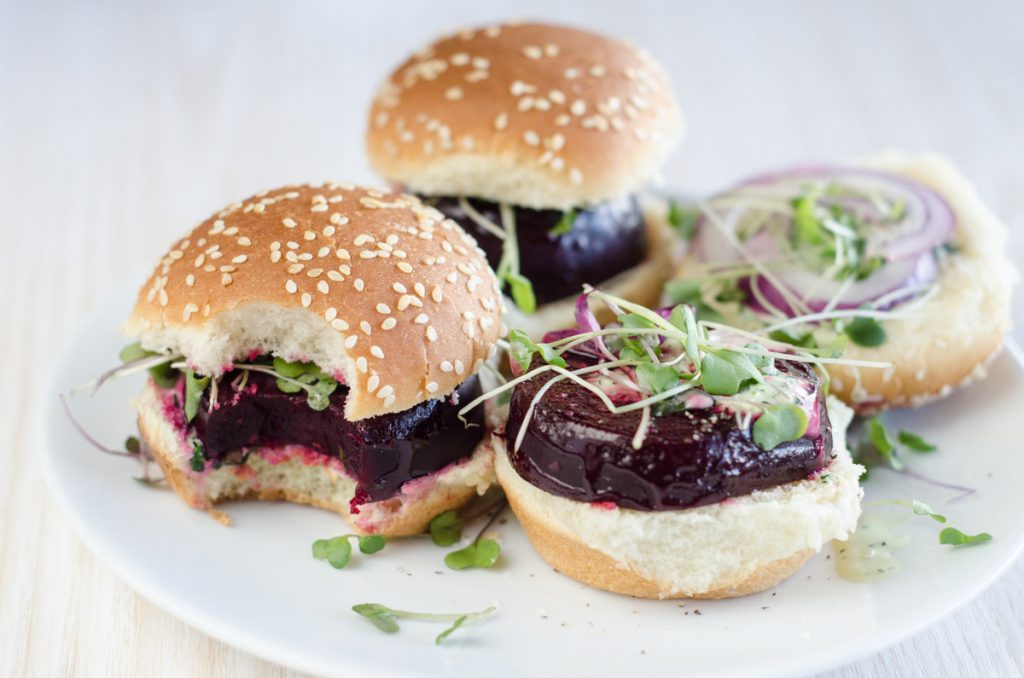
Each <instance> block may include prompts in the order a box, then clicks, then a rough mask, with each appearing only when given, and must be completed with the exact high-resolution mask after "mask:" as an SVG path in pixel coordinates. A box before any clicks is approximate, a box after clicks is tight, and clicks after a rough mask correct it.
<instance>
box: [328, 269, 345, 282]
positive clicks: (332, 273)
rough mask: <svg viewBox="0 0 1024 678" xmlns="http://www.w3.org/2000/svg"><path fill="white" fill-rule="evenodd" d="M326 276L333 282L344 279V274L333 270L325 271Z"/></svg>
mask: <svg viewBox="0 0 1024 678" xmlns="http://www.w3.org/2000/svg"><path fill="white" fill-rule="evenodd" d="M327 277H328V278H330V279H331V280H333V281H334V282H341V281H342V280H344V279H345V276H343V275H342V274H340V273H338V272H337V271H335V270H330V271H327Z"/></svg>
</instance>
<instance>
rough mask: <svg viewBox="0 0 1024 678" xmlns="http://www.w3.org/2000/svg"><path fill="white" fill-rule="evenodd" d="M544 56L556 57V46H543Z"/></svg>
mask: <svg viewBox="0 0 1024 678" xmlns="http://www.w3.org/2000/svg"><path fill="white" fill-rule="evenodd" d="M544 54H545V55H546V56H549V57H554V56H558V45H552V44H550V43H549V44H547V45H544Z"/></svg>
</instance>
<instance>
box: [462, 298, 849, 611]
mask: <svg viewBox="0 0 1024 678" xmlns="http://www.w3.org/2000/svg"><path fill="white" fill-rule="evenodd" d="M589 299H590V300H597V301H599V302H601V303H604V304H605V305H607V306H608V307H609V308H610V309H612V310H613V311H614V312H615V314H616V315H617V316H618V318H619V320H618V322H617V323H613V324H608V325H605V326H603V327H602V326H600V325H599V324H598V322H597V321H596V318H595V316H594V315H593V314H592V312H591V310H590V309H589V306H588V305H587V301H588V298H587V297H586V296H584V297H581V298H580V301H579V304H578V306H577V317H578V329H576V330H567V331H561V332H555V333H551V334H549V335H548V336H547V337H546V338H545V342H544V343H540V344H537V343H534V342H532V341H530V340H529V339H528V338H527V337H526V336H525V334H523V333H521V332H519V331H516V330H514V331H513V332H512V334H511V335H510V338H511V351H510V355H511V360H512V369H513V372H514V373H517V374H518V375H519V376H518V377H516V378H515V379H513V380H511V381H509V382H508V383H507V384H505V385H503V386H501V387H499V388H498V389H495V390H494V391H492V392H490V393H488V394H484V395H483V396H481V397H480V398H478V399H477V401H475V402H472V403H469V404H467V406H466V408H465V409H464V411H472V410H471V408H472V407H473V406H474V405H476V404H477V403H478V402H480V401H481V400H483V399H486V398H489V397H493V396H495V395H497V394H498V393H500V392H508V391H511V399H510V401H509V407H508V421H507V424H506V427H505V429H504V432H503V434H501V433H496V434H495V436H494V439H495V449H496V461H495V465H496V470H497V475H498V480H499V482H500V483H501V486H502V488H503V489H504V490H505V493H506V495H507V496H508V498H509V502H510V503H511V505H512V509H513V510H514V511H515V513H516V516H517V518H518V519H519V522H520V523H521V524H522V526H523V529H524V530H525V531H526V534H527V535H528V536H529V538H530V540H531V542H532V543H533V545H534V546H535V547H536V548H537V550H538V552H539V553H540V554H541V556H543V557H544V558H545V559H546V560H547V561H548V562H549V563H550V564H551V565H552V566H553V567H554V568H555V569H556V570H558V571H559V572H562V573H564V574H566V575H568V576H570V577H572V578H574V579H577V580H579V581H581V582H584V583H586V584H589V585H591V586H594V587H597V588H602V589H607V590H609V591H614V592H617V593H624V594H628V595H633V596H639V597H645V598H725V597H733V596H740V595H746V594H749V593H754V592H757V591H761V590H764V589H766V588H769V587H771V586H774V585H775V584H777V583H779V582H780V581H782V580H783V579H785V578H786V577H788V576H790V575H792V574H793V573H794V572H795V571H796V570H797V569H799V568H800V567H801V566H802V565H803V564H804V562H806V561H807V559H808V558H809V557H810V556H811V555H812V554H814V553H815V552H816V551H817V550H819V549H820V548H821V547H822V546H823V545H825V544H826V543H828V542H829V541H830V540H832V539H845V538H846V537H847V536H848V535H849V534H850V533H851V532H852V531H853V530H854V528H855V526H856V523H857V518H858V516H859V514H860V497H861V489H860V487H859V485H858V477H859V476H860V474H861V472H862V471H863V469H862V468H861V467H860V466H858V465H856V464H854V463H853V462H852V461H851V459H850V454H849V452H848V451H847V449H846V444H845V429H846V426H847V424H848V423H849V421H850V419H851V417H852V413H851V411H850V410H849V408H847V407H846V406H844V405H843V404H842V403H841V402H840V401H838V400H836V399H834V398H831V397H828V396H827V395H826V392H827V388H826V386H825V385H824V384H823V383H822V381H820V380H819V377H818V375H817V373H816V371H815V369H816V365H820V364H822V363H829V362H836V361H839V360H840V359H838V358H834V357H819V356H814V355H811V354H809V353H804V352H798V351H797V350H795V349H794V348H793V347H791V346H788V345H786V344H782V343H779V342H773V341H770V340H767V339H765V338H763V337H759V336H758V335H755V334H751V333H746V332H742V331H740V330H736V329H733V328H730V327H727V326H724V325H720V324H717V323H708V322H704V321H701V322H698V321H697V320H696V318H695V316H694V314H693V312H692V309H690V308H689V307H687V306H683V305H679V306H676V307H674V308H671V309H663V310H661V311H651V310H649V309H646V308H643V307H641V306H639V305H636V304H632V303H630V302H628V301H626V300H623V299H620V298H617V297H614V296H612V295H608V294H605V293H603V292H600V291H591V292H590V293H589Z"/></svg>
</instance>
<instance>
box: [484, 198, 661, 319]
mask: <svg viewBox="0 0 1024 678" xmlns="http://www.w3.org/2000/svg"><path fill="white" fill-rule="evenodd" d="M642 207H643V213H644V223H645V225H646V226H647V257H646V258H645V259H644V261H643V262H642V263H640V264H637V265H636V266H634V267H633V268H631V269H628V270H626V271H623V272H622V273H619V274H618V275H616V276H614V277H612V278H610V279H608V280H605V281H603V282H601V283H595V284H594V287H598V288H600V289H601V291H603V292H607V293H609V294H613V295H615V296H617V297H622V298H623V299H628V300H629V301H632V302H635V303H637V304H640V305H641V306H647V307H650V308H653V307H654V306H656V305H657V303H658V300H659V299H660V298H661V292H662V288H663V287H664V285H665V279H666V278H668V277H669V276H670V275H671V274H672V271H673V269H674V268H675V265H676V263H677V262H676V259H677V258H680V257H677V249H678V246H679V242H678V241H677V239H676V238H675V237H674V235H673V233H672V228H671V226H669V224H668V220H667V217H668V204H667V203H666V202H665V201H664V200H662V199H660V198H655V197H651V196H644V197H643V199H642ZM582 291H583V290H582V288H581V289H580V292H582ZM505 306H506V308H507V310H506V313H505V318H504V321H505V324H506V325H507V326H508V327H510V328H512V329H517V330H522V331H523V332H526V334H527V335H529V336H530V337H531V338H533V339H541V338H543V336H544V335H545V334H546V333H548V332H553V331H555V330H564V329H565V328H567V327H576V297H575V296H571V297H566V298H565V299H559V300H558V301H552V302H549V303H547V304H544V305H543V306H540V307H538V308H537V310H536V311H534V312H533V313H530V314H526V313H523V312H522V311H520V310H519V308H518V307H517V306H516V305H515V304H514V303H512V302H511V301H509V300H506V301H505ZM595 313H596V315H597V319H598V321H599V322H601V323H606V322H611V321H613V320H615V317H614V314H612V312H611V311H610V310H608V309H607V308H605V307H604V306H602V307H601V308H599V309H595Z"/></svg>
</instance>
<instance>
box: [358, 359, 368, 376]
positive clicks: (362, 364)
mask: <svg viewBox="0 0 1024 678" xmlns="http://www.w3.org/2000/svg"><path fill="white" fill-rule="evenodd" d="M368 367H369V366H368V365H367V364H366V356H359V357H358V358H356V369H357V370H359V371H360V372H362V373H363V374H366V370H367V369H368Z"/></svg>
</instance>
